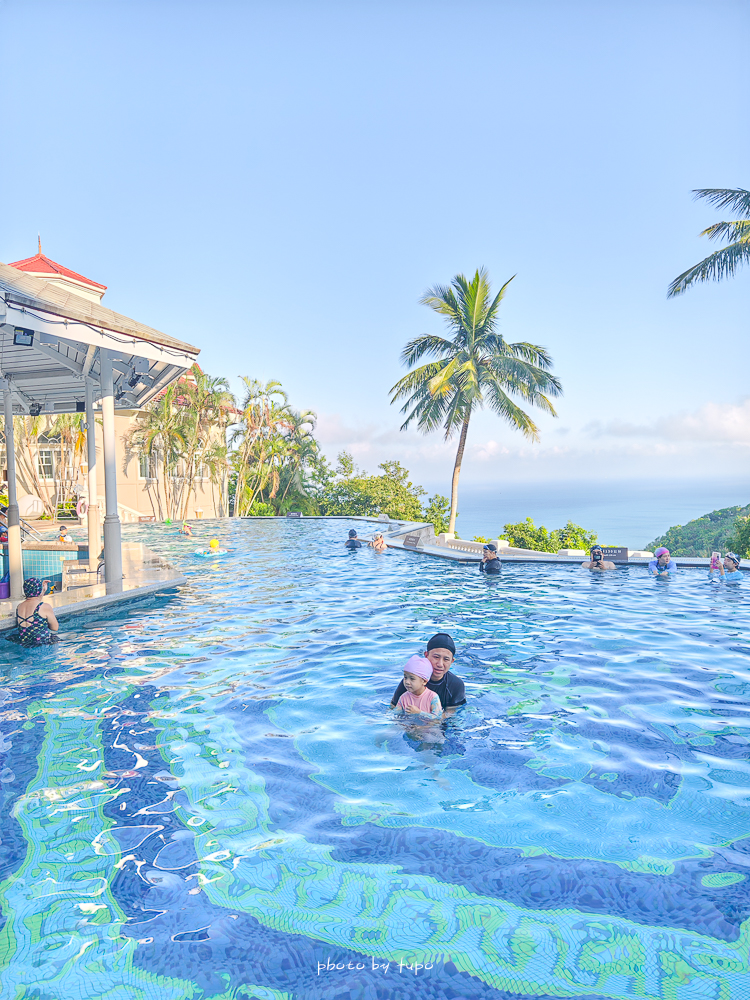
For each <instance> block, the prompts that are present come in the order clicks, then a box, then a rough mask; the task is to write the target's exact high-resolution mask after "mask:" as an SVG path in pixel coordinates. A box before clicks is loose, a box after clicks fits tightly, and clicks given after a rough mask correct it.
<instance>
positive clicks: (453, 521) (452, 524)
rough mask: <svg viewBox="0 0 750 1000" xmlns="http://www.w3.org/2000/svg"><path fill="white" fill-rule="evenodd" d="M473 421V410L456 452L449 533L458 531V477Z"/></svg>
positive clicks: (463, 428)
mask: <svg viewBox="0 0 750 1000" xmlns="http://www.w3.org/2000/svg"><path fill="white" fill-rule="evenodd" d="M470 419H471V410H469V412H468V413H467V414H466V416H465V417H464V422H463V424H462V425H461V435H460V437H459V439H458V450H457V451H456V461H455V462H454V464H453V480H452V481H451V516H450V521H449V522H448V531H453V532H454V531H455V530H456V515H457V514H458V477H459V476H460V475H461V462H462V461H463V457H464V448H465V447H466V433H467V431H468V430H469V420H470Z"/></svg>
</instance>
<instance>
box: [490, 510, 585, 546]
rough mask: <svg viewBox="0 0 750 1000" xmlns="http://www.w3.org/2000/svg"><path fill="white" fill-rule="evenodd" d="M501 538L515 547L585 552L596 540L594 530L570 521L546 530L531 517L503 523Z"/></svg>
mask: <svg viewBox="0 0 750 1000" xmlns="http://www.w3.org/2000/svg"><path fill="white" fill-rule="evenodd" d="M503 538H506V539H507V540H508V542H509V543H510V545H511V546H512V547H513V548H515V549H533V550H534V551H535V552H559V551H560V549H583V550H584V551H585V552H587V551H588V550H589V549H590V548H591V546H592V545H593V544H594V543H595V542H596V532H595V531H586V529H585V528H582V527H581V526H580V525H579V524H573V522H572V521H568V523H567V524H566V525H565V527H564V528H553V529H552V531H547V529H546V528H545V527H544V525H543V524H541V525H539V527H538V528H537V526H536V525H535V524H534V522H533V521H532V519H531V518H530V517H527V518H526V520H525V521H518V522H517V523H516V524H506V525H504V527H503Z"/></svg>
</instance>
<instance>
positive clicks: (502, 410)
mask: <svg viewBox="0 0 750 1000" xmlns="http://www.w3.org/2000/svg"><path fill="white" fill-rule="evenodd" d="M486 397H487V405H488V406H489V408H490V409H491V410H492V411H493V413H496V414H497V415H498V416H499V417H502V418H503V420H505V421H506V423H509V424H510V425H511V427H515V429H516V430H519V431H520V432H521V433H522V434H523V436H524V437H526V438H528V439H529V440H530V441H538V440H539V428H538V427H537V425H536V424H535V423H534V421H533V420H532V419H531V417H530V416H529V415H528V413H526V412H525V411H524V410H522V409H521V407H520V406H518V404H517V403H514V402H513V400H512V399H511V398H510V396H509V395H508V394H507V393H506V392H505V391H504V390H503V387H502V385H501V384H500V382H499V381H494V380H493V381H492V382H490V383H489V385H488V386H487V393H486ZM542 398H544V397H542ZM553 413H554V411H553Z"/></svg>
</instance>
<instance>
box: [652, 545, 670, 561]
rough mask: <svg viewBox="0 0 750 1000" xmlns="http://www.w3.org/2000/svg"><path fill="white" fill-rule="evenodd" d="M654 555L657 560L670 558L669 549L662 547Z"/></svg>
mask: <svg viewBox="0 0 750 1000" xmlns="http://www.w3.org/2000/svg"><path fill="white" fill-rule="evenodd" d="M654 555H655V556H656V558H657V559H658V558H659V556H668V555H669V549H665V548H664V546H662V547H661V548H660V549H657V550H656V552H654Z"/></svg>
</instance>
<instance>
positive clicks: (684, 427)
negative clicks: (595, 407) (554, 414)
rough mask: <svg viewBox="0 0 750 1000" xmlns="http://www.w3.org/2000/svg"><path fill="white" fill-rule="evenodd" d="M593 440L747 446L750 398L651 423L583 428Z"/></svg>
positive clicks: (749, 440) (617, 422)
mask: <svg viewBox="0 0 750 1000" xmlns="http://www.w3.org/2000/svg"><path fill="white" fill-rule="evenodd" d="M584 430H585V431H587V432H588V433H589V434H590V435H591V436H592V437H603V436H606V435H608V436H610V437H619V438H623V437H624V438H628V437H630V438H632V437H642V438H660V439H661V440H664V441H688V442H715V443H724V444H737V445H750V398H748V399H745V400H743V401H742V402H741V403H738V404H734V403H705V404H704V405H703V406H701V407H700V408H699V409H697V410H694V411H693V412H692V413H690V412H688V413H678V414H676V415H674V416H668V417H660V418H658V419H657V420H655V421H654V422H653V423H651V424H634V423H627V422H625V421H621V420H612V421H610V422H609V423H607V424H602V423H600V422H599V421H596V422H594V423H591V424H588V425H587V426H586V427H585V428H584Z"/></svg>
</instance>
